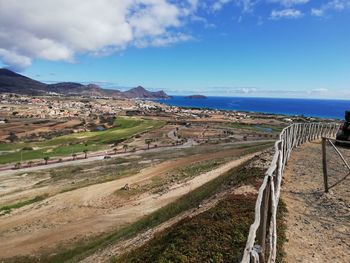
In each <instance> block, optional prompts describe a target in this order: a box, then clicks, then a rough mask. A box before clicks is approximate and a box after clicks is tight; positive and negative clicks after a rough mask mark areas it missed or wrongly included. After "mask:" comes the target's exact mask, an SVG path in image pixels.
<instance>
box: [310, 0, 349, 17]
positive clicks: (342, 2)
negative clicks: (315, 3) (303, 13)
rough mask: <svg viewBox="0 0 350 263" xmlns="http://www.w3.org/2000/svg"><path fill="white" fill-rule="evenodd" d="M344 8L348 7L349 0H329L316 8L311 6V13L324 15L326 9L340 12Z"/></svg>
mask: <svg viewBox="0 0 350 263" xmlns="http://www.w3.org/2000/svg"><path fill="white" fill-rule="evenodd" d="M345 9H350V0H331V1H329V2H327V3H325V4H323V5H321V6H320V7H318V8H312V9H311V15H313V16H324V15H326V13H327V12H328V11H337V12H341V11H343V10H345Z"/></svg>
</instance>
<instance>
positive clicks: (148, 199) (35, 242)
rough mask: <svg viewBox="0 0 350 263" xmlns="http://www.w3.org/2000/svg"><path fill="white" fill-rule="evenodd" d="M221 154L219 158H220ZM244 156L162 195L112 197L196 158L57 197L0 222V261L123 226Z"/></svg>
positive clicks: (171, 162)
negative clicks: (126, 187) (125, 198)
mask: <svg viewBox="0 0 350 263" xmlns="http://www.w3.org/2000/svg"><path fill="white" fill-rule="evenodd" d="M219 155H220V153H219ZM254 155H255V154H251V155H247V156H244V157H242V158H241V159H238V160H233V161H230V162H228V163H226V164H224V165H222V166H220V167H218V168H217V169H214V170H212V171H210V172H207V173H204V174H201V175H199V176H197V177H195V178H193V179H191V180H189V181H187V182H185V183H179V184H175V185H173V186H172V187H171V188H170V189H169V191H168V192H166V193H165V194H163V195H159V194H151V193H145V194H141V195H140V196H137V197H136V198H131V199H130V200H127V201H126V202H125V200H124V201H123V202H121V200H120V197H118V196H117V195H115V194H114V192H115V191H116V190H118V189H120V188H121V187H123V186H124V185H125V184H127V183H128V184H133V183H139V182H142V181H144V180H149V179H150V178H152V177H154V176H157V175H159V174H161V173H164V172H166V171H168V170H169V169H173V168H175V167H181V166H184V165H186V164H188V163H191V162H194V161H198V160H201V159H206V158H208V159H210V158H211V156H210V154H208V155H206V156H205V157H204V158H203V155H202V156H201V157H198V156H196V155H194V156H192V157H187V158H186V159H180V160H176V161H166V162H164V163H161V164H159V165H156V166H153V167H150V168H147V169H144V170H142V171H141V172H140V173H139V174H136V175H133V176H130V177H127V178H122V179H119V180H115V181H111V182H107V183H102V184H97V185H91V186H88V187H85V188H80V189H76V190H73V191H70V192H66V193H61V194H57V195H55V196H52V197H50V198H48V199H45V200H43V201H41V202H38V203H35V204H32V205H28V206H25V207H23V208H20V209H17V210H15V211H13V212H12V213H11V214H9V215H5V216H3V217H2V218H0V258H8V257H13V256H21V255H33V254H36V253H38V252H40V253H42V252H45V251H46V250H49V249H53V248H56V247H57V246H59V245H67V244H69V243H70V242H74V241H77V240H79V239H82V238H87V237H91V236H94V235H97V234H100V233H102V232H107V231H109V230H111V229H115V228H116V226H118V227H123V226H125V225H126V224H129V223H132V222H134V221H136V220H137V219H139V218H140V217H142V216H144V215H146V214H149V213H151V212H153V211H155V210H157V209H159V208H161V207H163V206H165V205H166V204H168V203H170V202H172V201H174V200H176V199H177V198H179V197H181V196H183V195H184V194H186V193H188V192H190V191H192V190H193V189H195V188H197V187H199V186H201V185H203V184H205V183H206V182H208V181H210V180H212V179H214V178H216V177H218V176H220V175H221V174H223V173H225V172H226V171H228V170H230V169H232V168H234V167H236V166H238V165H240V164H241V163H243V162H245V161H247V160H248V159H250V158H252V157H253V156H254Z"/></svg>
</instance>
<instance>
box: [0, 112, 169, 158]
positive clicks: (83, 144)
mask: <svg viewBox="0 0 350 263" xmlns="http://www.w3.org/2000/svg"><path fill="white" fill-rule="evenodd" d="M164 124H165V122H164V121H158V120H149V119H141V118H138V119H136V118H122V117H118V118H117V119H116V122H115V126H114V127H113V128H110V129H107V130H105V131H94V132H79V133H73V134H69V135H64V136H59V137H56V138H54V139H51V140H47V141H43V142H29V143H11V144H0V151H11V152H8V153H6V154H3V155H1V159H0V164H5V163H11V162H16V161H17V162H18V161H20V160H22V161H26V160H33V159H44V158H45V157H55V156H69V155H72V154H74V153H75V154H81V155H84V151H85V150H86V151H88V152H93V151H98V150H102V149H107V148H108V145H109V144H112V143H115V142H121V141H123V140H126V139H128V138H131V137H132V136H135V135H136V134H139V133H142V132H146V131H149V130H152V129H156V128H160V127H162V126H163V125H164ZM30 149H31V150H30ZM34 149H36V150H34Z"/></svg>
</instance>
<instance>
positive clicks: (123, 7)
mask: <svg viewBox="0 0 350 263" xmlns="http://www.w3.org/2000/svg"><path fill="white" fill-rule="evenodd" d="M197 6H198V0H187V1H182V2H181V4H179V3H177V2H176V4H175V2H174V1H170V0H122V1H121V0H99V1H94V0H75V1H71V0H45V1H43V0H30V1H29V0H27V1H21V0H0V61H2V62H3V63H5V64H7V65H9V66H12V67H15V68H23V67H27V66H29V65H30V64H31V61H32V60H33V59H46V60H52V61H68V62H72V61H74V58H75V55H76V54H80V53H85V54H86V53H87V54H94V55H101V54H109V53H111V52H115V51H118V50H123V49H125V48H126V47H128V46H130V45H136V46H142V47H144V46H148V45H155V46H163V45H168V44H171V43H174V42H179V41H186V40H189V39H191V37H190V36H187V35H186V34H184V33H182V32H181V29H182V27H183V26H184V23H185V22H186V19H187V17H188V16H190V15H191V14H193V12H195V10H196V8H197ZM140 43H142V45H141V44H140Z"/></svg>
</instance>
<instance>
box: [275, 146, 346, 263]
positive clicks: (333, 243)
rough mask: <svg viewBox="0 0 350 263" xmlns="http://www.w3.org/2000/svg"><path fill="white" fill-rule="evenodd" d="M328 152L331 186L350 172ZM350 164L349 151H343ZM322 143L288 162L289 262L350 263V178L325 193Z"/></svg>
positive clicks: (295, 154)
mask: <svg viewBox="0 0 350 263" xmlns="http://www.w3.org/2000/svg"><path fill="white" fill-rule="evenodd" d="M327 148H328V155H329V156H328V158H329V164H330V167H329V177H330V182H331V183H335V182H336V181H339V180H340V179H341V178H342V177H344V176H345V175H346V174H347V173H348V172H347V169H346V168H345V167H344V166H343V165H342V162H341V161H340V159H339V158H338V157H337V156H336V154H335V152H334V151H332V149H331V148H330V147H327ZM341 151H342V152H343V153H344V154H345V156H346V159H347V160H348V161H350V149H341ZM323 187H324V186H323V173H322V152H321V144H320V143H319V142H317V143H316V142H315V143H309V144H306V145H304V146H302V147H301V148H298V149H295V150H294V151H293V153H292V155H291V159H290V160H289V163H288V166H287V169H286V173H285V178H284V185H283V187H282V188H283V192H282V199H283V200H284V201H285V203H286V205H287V209H288V215H287V239H288V242H287V243H286V244H285V250H286V254H287V256H286V262H290V263H294V262H306V263H308V262H310V263H311V262H337V263H338V262H344V263H345V262H350V254H349V251H350V176H349V177H347V178H346V179H345V180H344V181H342V182H341V183H340V184H338V185H337V186H335V187H334V188H332V189H331V191H330V192H329V193H328V194H324V192H323V189H324V188H323Z"/></svg>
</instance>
